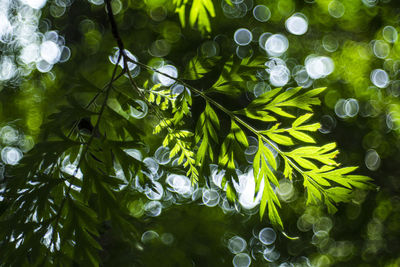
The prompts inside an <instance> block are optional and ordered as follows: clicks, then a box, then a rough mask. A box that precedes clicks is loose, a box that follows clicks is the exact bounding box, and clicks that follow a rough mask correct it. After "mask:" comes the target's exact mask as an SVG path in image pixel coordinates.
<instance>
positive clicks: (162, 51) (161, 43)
mask: <svg viewBox="0 0 400 267" xmlns="http://www.w3.org/2000/svg"><path fill="white" fill-rule="evenodd" d="M171 48H172V46H171V43H170V42H168V41H167V40H165V39H161V40H155V41H154V42H153V43H152V44H151V46H150V48H149V53H150V54H151V55H152V56H153V57H165V56H166V55H168V54H169V52H170V51H171Z"/></svg>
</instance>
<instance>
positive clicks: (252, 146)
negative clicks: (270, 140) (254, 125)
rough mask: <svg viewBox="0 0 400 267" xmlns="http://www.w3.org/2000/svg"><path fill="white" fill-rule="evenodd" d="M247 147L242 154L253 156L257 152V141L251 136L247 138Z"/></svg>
mask: <svg viewBox="0 0 400 267" xmlns="http://www.w3.org/2000/svg"><path fill="white" fill-rule="evenodd" d="M247 139H248V143H249V146H248V147H247V148H246V149H245V151H244V154H246V155H254V154H255V153H256V152H257V150H258V140H257V139H256V138H255V137H253V136H248V137H247Z"/></svg>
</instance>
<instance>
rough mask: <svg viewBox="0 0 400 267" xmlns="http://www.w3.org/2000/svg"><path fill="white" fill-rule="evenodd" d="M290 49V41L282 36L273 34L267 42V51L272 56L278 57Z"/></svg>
mask: <svg viewBox="0 0 400 267" xmlns="http://www.w3.org/2000/svg"><path fill="white" fill-rule="evenodd" d="M288 48H289V41H288V39H287V38H286V36H284V35H282V34H273V35H271V36H270V37H269V38H268V39H267V41H266V42H265V50H266V51H267V53H268V54H269V55H270V56H273V57H278V56H280V55H282V54H283V53H285V52H286V50H287V49H288Z"/></svg>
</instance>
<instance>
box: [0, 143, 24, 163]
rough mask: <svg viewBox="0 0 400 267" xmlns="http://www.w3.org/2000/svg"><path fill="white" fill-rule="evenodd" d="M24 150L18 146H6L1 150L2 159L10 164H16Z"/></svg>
mask: <svg viewBox="0 0 400 267" xmlns="http://www.w3.org/2000/svg"><path fill="white" fill-rule="evenodd" d="M22 156H23V154H22V152H21V150H19V149H18V148H16V147H9V146H6V147H4V148H3V149H2V150H1V160H2V161H3V162H4V163H5V164H8V165H16V164H18V162H19V161H20V160H21V159H22Z"/></svg>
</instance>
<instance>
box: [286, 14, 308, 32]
mask: <svg viewBox="0 0 400 267" xmlns="http://www.w3.org/2000/svg"><path fill="white" fill-rule="evenodd" d="M285 26H286V29H287V30H288V32H290V33H291V34H294V35H303V34H305V33H306V32H307V30H308V22H307V18H306V16H305V15H304V14H302V13H296V14H293V15H292V16H291V17H289V18H288V19H287V20H286V22H285Z"/></svg>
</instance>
